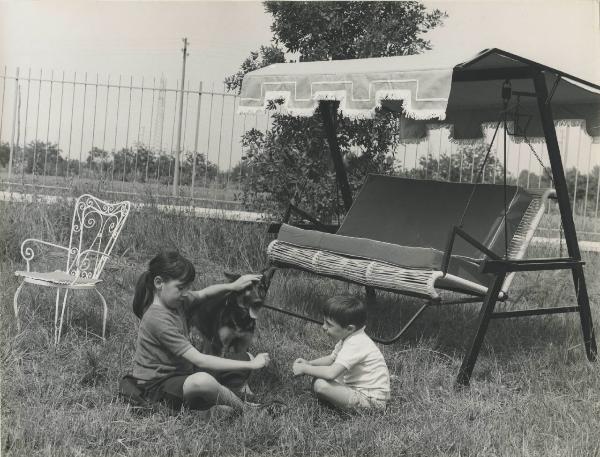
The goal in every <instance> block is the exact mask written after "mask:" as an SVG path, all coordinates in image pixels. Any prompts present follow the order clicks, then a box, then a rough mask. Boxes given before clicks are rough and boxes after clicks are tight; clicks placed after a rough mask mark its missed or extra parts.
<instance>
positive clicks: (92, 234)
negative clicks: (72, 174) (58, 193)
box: [13, 194, 131, 344]
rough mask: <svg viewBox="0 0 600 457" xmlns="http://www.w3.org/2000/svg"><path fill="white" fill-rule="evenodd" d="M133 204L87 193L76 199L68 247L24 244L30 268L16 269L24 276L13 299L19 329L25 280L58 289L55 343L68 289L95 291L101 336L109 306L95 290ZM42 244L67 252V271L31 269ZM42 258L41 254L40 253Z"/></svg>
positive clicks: (23, 253)
mask: <svg viewBox="0 0 600 457" xmlns="http://www.w3.org/2000/svg"><path fill="white" fill-rule="evenodd" d="M130 208H131V203H130V202H128V201H123V202H120V203H114V204H112V203H108V202H105V201H103V200H100V199H98V198H96V197H94V196H92V195H88V194H84V195H81V196H80V197H79V198H77V200H76V202H75V211H74V212H73V221H72V224H71V237H70V240H69V246H68V247H65V246H59V245H57V244H53V243H49V242H47V241H43V240H38V239H35V238H28V239H26V240H25V241H23V243H22V244H21V256H23V259H25V261H26V262H27V271H16V272H15V275H16V276H20V277H22V278H23V281H22V282H21V284H20V285H19V287H18V288H17V290H16V292H15V296H14V300H13V306H14V311H15V318H16V319H17V328H18V329H19V330H20V328H21V327H20V323H19V308H18V305H17V300H18V298H19V293H20V292H21V288H22V287H23V285H24V284H25V283H29V284H37V285H40V286H46V287H55V288H56V304H55V310H54V343H55V344H58V343H59V341H60V337H61V333H62V324H63V318H64V313H65V307H66V304H67V296H68V293H69V290H90V289H93V290H95V291H96V292H97V293H98V295H99V296H100V299H101V300H102V305H103V307H104V312H103V318H102V339H104V334H105V330H106V316H107V313H108V308H107V306H106V300H105V299H104V297H103V296H102V294H101V293H100V292H99V291H98V289H96V285H97V284H98V283H99V282H101V281H102V280H101V279H100V274H101V273H102V270H103V269H104V265H105V263H106V261H107V260H108V258H109V257H110V253H111V251H112V249H113V247H114V245H115V242H116V241H117V238H118V237H119V234H120V233H121V229H122V228H123V225H124V223H125V220H126V219H127V216H128V214H129V210H130ZM36 245H40V247H41V246H43V245H45V246H50V247H52V248H58V249H60V250H63V251H67V264H66V268H65V270H64V271H61V270H56V271H52V272H37V271H31V269H30V262H31V261H32V260H33V259H34V257H35V251H34V249H33V247H34V246H36ZM38 257H39V256H38ZM61 290H64V295H63V299H62V309H61V312H60V322H59V319H58V307H59V302H60V295H61Z"/></svg>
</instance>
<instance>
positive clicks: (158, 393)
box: [137, 353, 250, 411]
mask: <svg viewBox="0 0 600 457" xmlns="http://www.w3.org/2000/svg"><path fill="white" fill-rule="evenodd" d="M227 358H230V359H235V360H244V361H249V360H250V356H249V355H248V354H246V353H243V354H232V355H229V356H228V357H227ZM200 371H201V370H198V371H189V372H181V371H179V372H174V373H170V374H168V375H165V376H163V377H161V378H158V379H155V380H152V381H141V380H138V381H137V386H138V387H139V388H140V390H141V391H142V397H143V398H145V399H146V400H149V401H152V402H158V403H164V404H165V405H166V406H168V407H169V408H171V409H173V410H176V411H177V410H179V409H181V407H182V406H183V405H184V404H185V406H186V408H189V409H200V410H206V409H209V408H211V407H212V406H214V404H212V403H210V402H207V401H206V400H204V399H203V398H202V397H197V398H194V399H193V400H192V401H184V398H183V384H184V383H185V380H186V379H187V378H188V377H189V376H191V375H193V374H194V373H198V372H200ZM202 371H204V370H202ZM204 372H205V373H209V374H211V375H212V376H214V378H215V379H216V380H217V381H218V382H219V384H222V385H224V386H225V387H228V388H230V389H238V388H240V387H242V386H243V385H244V384H245V383H246V382H247V381H248V378H249V377H250V370H236V371H224V372H211V371H204Z"/></svg>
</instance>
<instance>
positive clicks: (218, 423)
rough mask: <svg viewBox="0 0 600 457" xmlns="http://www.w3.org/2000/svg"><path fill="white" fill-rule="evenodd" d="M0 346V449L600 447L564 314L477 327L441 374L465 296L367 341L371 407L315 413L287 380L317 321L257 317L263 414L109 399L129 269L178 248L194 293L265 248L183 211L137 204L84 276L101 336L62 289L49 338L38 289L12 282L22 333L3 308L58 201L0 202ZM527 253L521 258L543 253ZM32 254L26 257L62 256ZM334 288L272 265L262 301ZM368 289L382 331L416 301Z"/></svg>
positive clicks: (130, 320)
mask: <svg viewBox="0 0 600 457" xmlns="http://www.w3.org/2000/svg"><path fill="white" fill-rule="evenodd" d="M0 212H1V213H2V217H1V218H0V279H1V281H2V284H3V288H2V291H1V298H2V302H1V303H2V304H1V308H0V310H1V312H2V319H1V322H0V338H1V344H0V354H1V360H2V362H1V363H2V365H1V367H0V369H1V398H2V404H1V406H2V408H1V414H2V416H1V421H2V422H1V434H2V437H1V438H2V441H1V446H2V448H1V452H2V455H15V456H20V455H23V456H34V455H44V456H46V455H57V456H71V455H73V456H76V455H77V456H79V455H85V456H88V455H89V456H99V455H107V456H114V455H127V456H129V455H131V456H148V455H150V456H154V455H160V456H163V455H165V456H166V455H168V456H179V455H186V456H187V455H224V456H228V455H245V456H259V455H260V456H263V455H276V456H289V455H298V456H300V455H302V456H305V455H307V456H308V455H310V456H367V455H368V456H403V455H405V456H476V455H477V456H479V455H481V456H488V455H489V456H517V455H524V456H581V457H589V456H600V363H589V362H588V361H587V360H586V358H585V354H584V350H583V347H582V337H581V331H580V326H579V319H578V317H577V315H575V314H570V315H557V316H545V317H530V318H521V319H506V320H497V321H492V323H491V324H490V328H489V331H488V334H487V337H486V340H485V343H484V346H483V348H482V352H481V354H480V357H479V360H478V362H477V365H476V367H475V371H474V375H473V378H472V383H471V387H470V388H468V389H461V390H457V389H455V387H454V379H455V377H456V374H457V372H458V368H459V366H460V363H461V359H462V356H463V354H464V353H465V350H466V347H467V345H468V343H469V339H470V337H471V335H472V332H473V331H474V328H475V325H476V323H477V313H478V309H479V307H478V305H461V306H450V307H442V308H432V309H430V310H428V311H426V313H425V315H424V316H423V317H422V318H421V319H420V320H419V321H418V322H417V323H416V324H415V325H414V326H413V327H412V329H411V330H410V331H409V332H408V334H407V336H406V337H405V338H403V339H402V340H401V341H400V342H398V343H397V344H395V345H392V346H385V347H382V350H383V353H384V356H385V357H386V360H387V362H388V366H389V368H390V372H391V374H392V400H391V402H390V404H389V407H388V408H387V410H386V411H385V412H383V413H366V414H354V415H348V414H342V413H337V412H335V411H332V410H330V409H328V408H324V407H322V406H320V405H319V404H318V403H317V402H316V400H315V398H314V397H313V396H312V395H311V393H310V390H309V389H310V385H309V380H308V379H307V378H294V377H293V376H292V372H291V362H292V361H293V359H294V358H296V357H300V356H302V357H305V358H312V357H317V356H319V355H324V354H326V353H327V352H328V351H330V350H331V349H332V347H333V345H332V343H331V342H330V341H328V340H327V338H326V336H325V335H324V334H323V332H322V331H321V329H320V327H319V326H318V325H315V324H311V323H304V322H302V321H298V320H296V319H293V318H290V317H286V316H283V315H280V314H275V313H271V312H268V311H266V310H265V311H263V312H262V313H261V316H260V320H259V325H258V331H257V337H256V340H255V343H254V345H253V347H252V351H253V352H255V353H256V352H269V353H270V355H271V359H272V363H271V365H270V366H269V367H268V368H266V369H264V370H261V371H260V372H257V373H256V374H255V375H254V377H253V378H252V379H251V386H252V388H253V390H254V391H255V392H256V393H257V394H258V395H259V396H262V397H264V398H268V397H276V398H279V399H282V400H284V401H285V402H286V403H287V405H288V409H287V410H286V411H284V412H283V413H281V414H279V415H274V416H271V415H269V414H268V413H267V412H265V411H253V412H250V413H248V414H246V415H244V416H240V417H235V418H225V419H218V418H213V419H206V418H205V417H203V416H201V415H200V414H197V413H195V412H193V411H184V412H182V413H181V414H179V415H176V416H174V415H170V414H168V412H166V411H164V410H157V411H154V412H138V411H136V410H134V409H132V408H131V407H130V406H128V405H127V404H125V403H123V402H122V401H121V400H120V399H119V398H118V397H117V382H118V380H119V378H120V377H121V376H122V375H123V374H125V373H126V372H128V371H129V369H130V366H131V361H132V358H133V351H134V344H135V338H136V332H137V326H138V323H137V320H136V318H135V316H134V315H133V313H132V311H131V299H132V297H133V288H134V284H135V280H136V278H137V275H139V274H140V273H141V272H142V271H143V270H144V269H145V267H146V264H147V262H148V260H149V259H150V258H151V257H152V256H153V255H154V254H155V253H156V252H157V251H158V250H160V249H161V248H179V249H180V251H182V253H183V254H184V255H186V256H188V257H189V258H190V259H191V260H192V261H193V262H194V264H195V266H196V270H197V279H196V284H195V285H196V286H197V287H198V288H201V287H204V286H206V285H209V284H213V283H216V282H220V281H222V271H224V270H232V271H237V272H250V271H257V270H258V269H259V268H260V267H262V266H264V265H266V246H267V244H268V242H269V241H270V235H267V234H266V233H265V232H266V230H265V228H264V227H263V226H258V225H255V224H246V223H233V222H227V223H225V222H218V221H211V220H200V219H191V218H188V217H185V216H183V215H181V214H175V213H170V214H165V213H160V212H158V211H157V210H155V209H153V208H152V207H150V208H146V209H144V210H143V211H141V212H136V213H133V214H132V215H131V216H130V219H129V220H128V221H127V223H126V225H125V228H124V230H123V233H122V235H121V238H120V239H119V242H118V244H117V246H116V247H115V249H114V253H115V255H114V257H113V259H111V260H110V261H109V262H108V263H107V267H106V269H105V271H104V274H103V279H104V282H103V283H102V284H101V285H100V286H99V288H100V290H101V291H102V293H103V294H104V296H105V297H106V299H107V303H108V306H109V314H108V324H107V340H106V342H105V343H102V341H101V340H100V338H99V337H98V334H99V333H100V331H101V321H102V317H101V304H100V301H99V300H98V298H97V296H96V295H95V294H92V293H86V292H76V293H74V294H73V295H71V299H70V301H69V305H70V307H69V311H68V313H67V319H66V325H65V327H64V329H63V337H62V338H63V339H62V341H61V343H60V345H59V346H58V347H55V346H54V345H53V344H52V326H53V324H52V321H53V316H54V295H53V293H52V292H51V291H45V290H43V289H42V288H40V287H35V286H31V285H29V286H25V287H24V288H23V291H22V293H21V296H20V299H19V302H20V305H21V322H22V327H21V332H18V331H17V327H16V324H15V319H14V316H13V309H12V298H13V294H14V292H15V290H16V287H17V285H18V282H17V278H16V277H15V276H14V275H13V272H14V271H15V270H18V269H23V268H24V267H25V262H24V261H22V259H21V257H20V254H19V248H20V243H21V241H22V240H24V239H25V238H28V237H34V238H42V239H44V240H47V241H50V242H55V243H58V244H63V245H64V244H66V243H67V242H68V228H69V227H70V218H71V212H72V208H71V207H70V206H68V205H66V204H64V205H54V206H52V207H47V206H45V205H43V204H40V203H30V204H23V205H18V206H17V205H14V204H8V203H0ZM557 253H558V248H556V249H554V248H545V249H540V248H536V252H530V256H545V255H557ZM584 260H585V261H586V262H587V264H586V267H585V268H586V270H585V271H586V278H587V282H588V290H589V294H590V300H591V305H592V313H593V318H594V321H595V323H596V325H597V326H598V325H600V324H599V323H600V255H598V254H592V253H590V254H586V255H585V259H584ZM62 262H64V260H61V259H60V258H59V257H56V256H52V255H46V256H44V257H43V259H42V261H41V265H40V267H45V268H59V267H62ZM512 292H513V297H512V299H511V300H510V301H509V302H508V303H506V304H502V305H501V306H502V307H503V308H504V309H519V308H525V307H538V306H568V305H573V304H575V297H574V291H573V286H572V280H571V277H570V273H568V272H561V271H556V272H535V273H525V274H522V275H520V276H518V277H517V279H516V280H515V281H514V283H513V288H512ZM334 293H355V294H359V295H361V296H362V294H363V290H362V289H361V288H358V287H355V286H348V285H347V284H345V283H342V282H338V281H333V280H328V279H323V278H318V277H316V276H311V275H308V274H302V273H298V272H292V271H289V272H278V273H277V274H276V276H275V278H274V281H273V284H272V287H271V289H270V291H269V297H268V300H270V302H271V303H272V304H275V305H280V306H284V307H287V308H290V309H295V310H299V309H300V310H304V311H307V312H309V313H312V314H313V315H314V316H315V317H318V308H317V303H318V301H319V300H320V299H322V298H324V297H327V296H329V295H332V294H334ZM419 303H420V302H419V301H418V300H415V299H409V298H402V297H398V296H395V295H391V294H379V301H378V304H377V305H376V306H375V307H374V308H373V309H372V312H371V316H370V322H369V325H368V330H369V329H370V330H371V331H372V332H374V333H376V334H378V335H379V336H383V337H389V336H390V335H391V334H392V333H393V332H394V330H396V329H397V328H398V327H399V326H400V325H401V324H402V323H403V322H405V321H406V320H407V319H408V318H409V316H410V313H411V312H412V311H414V310H415V309H416V308H417V306H418V305H419Z"/></svg>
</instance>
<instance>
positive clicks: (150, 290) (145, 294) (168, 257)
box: [133, 251, 196, 319]
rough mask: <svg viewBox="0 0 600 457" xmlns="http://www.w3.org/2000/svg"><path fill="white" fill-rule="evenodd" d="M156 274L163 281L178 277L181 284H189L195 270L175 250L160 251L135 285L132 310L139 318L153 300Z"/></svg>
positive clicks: (192, 279)
mask: <svg viewBox="0 0 600 457" xmlns="http://www.w3.org/2000/svg"><path fill="white" fill-rule="evenodd" d="M157 276H160V277H161V278H162V279H163V280H165V281H171V280H173V279H178V280H180V281H181V282H182V283H183V284H191V283H192V282H193V281H194V278H195V277H196V270H195V269H194V265H193V264H192V262H190V261H189V260H188V259H186V258H185V257H183V256H182V255H181V254H179V252H177V251H165V252H161V253H160V254H158V255H157V256H156V257H154V258H153V259H152V260H151V261H150V263H149V264H148V270H146V271H145V272H144V273H142V274H141V275H140V277H139V278H138V281H137V284H136V286H135V294H134V296H133V312H134V313H135V315H136V316H137V317H139V318H140V319H141V318H142V316H143V315H144V313H145V312H146V310H147V309H148V307H149V306H150V305H151V304H152V301H153V300H154V278H156V277H157Z"/></svg>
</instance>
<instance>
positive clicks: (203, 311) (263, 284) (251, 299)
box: [188, 268, 275, 357]
mask: <svg viewBox="0 0 600 457" xmlns="http://www.w3.org/2000/svg"><path fill="white" fill-rule="evenodd" d="M274 272H275V269H274V268H269V269H267V270H265V271H263V272H262V278H261V280H260V281H259V282H258V283H255V284H253V285H251V286H250V287H248V288H247V289H245V290H243V291H241V292H232V293H230V294H228V295H226V296H225V297H223V298H222V299H219V300H212V301H210V302H207V303H196V302H192V303H191V306H190V307H189V311H188V322H189V325H190V327H192V328H196V329H197V330H198V331H199V332H200V333H201V334H202V337H203V340H204V344H203V347H202V352H204V353H205V354H210V355H217V356H220V357H223V356H225V355H226V354H227V353H228V352H233V353H245V352H247V351H248V347H249V346H250V344H251V342H252V339H253V338H254V331H255V329H256V319H257V315H258V314H257V313H258V311H259V310H260V308H261V307H262V305H263V303H264V300H265V297H266V295H267V291H268V289H269V285H270V282H271V278H272V277H273V273H274ZM225 276H226V278H227V279H228V280H229V281H230V282H233V281H235V280H236V279H238V278H239V277H240V275H238V274H231V273H225Z"/></svg>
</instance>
